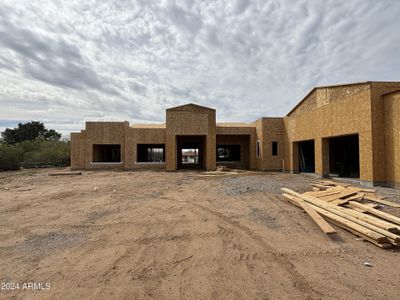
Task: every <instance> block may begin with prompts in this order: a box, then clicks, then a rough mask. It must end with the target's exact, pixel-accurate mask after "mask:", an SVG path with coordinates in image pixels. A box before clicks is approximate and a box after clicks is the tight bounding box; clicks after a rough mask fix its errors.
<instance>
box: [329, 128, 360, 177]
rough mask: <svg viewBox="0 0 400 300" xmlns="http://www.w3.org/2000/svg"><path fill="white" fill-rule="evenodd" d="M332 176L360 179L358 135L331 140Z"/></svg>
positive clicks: (330, 169) (330, 164)
mask: <svg viewBox="0 0 400 300" xmlns="http://www.w3.org/2000/svg"><path fill="white" fill-rule="evenodd" d="M329 173H330V176H339V177H349V178H360V154H359V144H358V134H355V135H348V136H341V137H334V138H330V139H329Z"/></svg>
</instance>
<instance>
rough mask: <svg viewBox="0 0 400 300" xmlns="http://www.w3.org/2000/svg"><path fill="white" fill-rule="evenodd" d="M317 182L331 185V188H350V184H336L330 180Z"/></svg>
mask: <svg viewBox="0 0 400 300" xmlns="http://www.w3.org/2000/svg"><path fill="white" fill-rule="evenodd" d="M317 182H320V184H326V185H333V186H342V187H348V186H350V184H348V183H342V182H336V181H332V180H318V181H317Z"/></svg>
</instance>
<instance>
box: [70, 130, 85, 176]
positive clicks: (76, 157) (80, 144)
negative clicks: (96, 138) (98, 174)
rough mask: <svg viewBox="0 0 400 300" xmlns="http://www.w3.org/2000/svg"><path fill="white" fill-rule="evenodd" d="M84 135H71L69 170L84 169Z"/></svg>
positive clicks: (75, 133)
mask: <svg viewBox="0 0 400 300" xmlns="http://www.w3.org/2000/svg"><path fill="white" fill-rule="evenodd" d="M85 140H86V134H85V133H84V132H80V133H78V132H73V133H71V170H79V169H84V168H85V154H86V148H85V145H86V142H85Z"/></svg>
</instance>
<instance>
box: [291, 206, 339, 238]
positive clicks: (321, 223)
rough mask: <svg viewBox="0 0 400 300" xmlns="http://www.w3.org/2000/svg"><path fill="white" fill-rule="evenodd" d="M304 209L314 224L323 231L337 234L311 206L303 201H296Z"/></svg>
mask: <svg viewBox="0 0 400 300" xmlns="http://www.w3.org/2000/svg"><path fill="white" fill-rule="evenodd" d="M294 201H296V202H297V203H298V204H299V205H300V206H301V208H302V209H304V211H305V212H306V213H307V214H308V215H309V216H310V217H311V219H313V220H314V222H315V223H316V224H317V225H318V226H319V228H321V230H322V231H323V232H324V233H326V234H335V233H336V230H335V229H334V228H333V227H332V226H331V225H329V224H328V222H326V221H325V220H324V219H323V218H322V217H321V216H320V215H319V214H318V213H317V212H316V211H315V210H314V209H312V208H311V206H310V205H309V204H308V203H306V202H305V201H304V200H301V199H294Z"/></svg>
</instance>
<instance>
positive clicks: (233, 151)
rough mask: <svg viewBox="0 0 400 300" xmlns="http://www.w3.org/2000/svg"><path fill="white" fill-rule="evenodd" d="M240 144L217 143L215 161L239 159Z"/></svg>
mask: <svg viewBox="0 0 400 300" xmlns="http://www.w3.org/2000/svg"><path fill="white" fill-rule="evenodd" d="M240 150H241V149H240V145H217V161H240V156H241V155H240V154H241V153H240Z"/></svg>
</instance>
